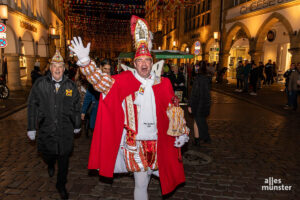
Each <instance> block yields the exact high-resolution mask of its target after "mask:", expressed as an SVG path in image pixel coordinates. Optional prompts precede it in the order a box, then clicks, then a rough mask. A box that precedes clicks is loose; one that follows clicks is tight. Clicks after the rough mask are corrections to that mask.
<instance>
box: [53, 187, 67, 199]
mask: <svg viewBox="0 0 300 200" xmlns="http://www.w3.org/2000/svg"><path fill="white" fill-rule="evenodd" d="M56 189H57V191H58V192H59V194H60V197H61V198H62V199H69V194H68V192H67V190H66V188H65V186H63V187H57V186H56Z"/></svg>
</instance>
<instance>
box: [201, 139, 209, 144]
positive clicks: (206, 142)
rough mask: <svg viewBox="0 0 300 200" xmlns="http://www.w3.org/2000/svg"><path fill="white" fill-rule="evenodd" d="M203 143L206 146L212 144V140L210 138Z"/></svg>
mask: <svg viewBox="0 0 300 200" xmlns="http://www.w3.org/2000/svg"><path fill="white" fill-rule="evenodd" d="M203 142H204V143H205V144H211V139H210V138H207V139H204V140H203Z"/></svg>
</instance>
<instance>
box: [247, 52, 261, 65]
mask: <svg viewBox="0 0 300 200" xmlns="http://www.w3.org/2000/svg"><path fill="white" fill-rule="evenodd" d="M248 53H249V55H250V57H251V61H252V60H254V62H255V64H256V65H258V63H259V62H260V61H263V59H262V55H263V54H264V52H263V51H254V50H252V51H249V52H248Z"/></svg>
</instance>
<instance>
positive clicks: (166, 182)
mask: <svg viewBox="0 0 300 200" xmlns="http://www.w3.org/2000/svg"><path fill="white" fill-rule="evenodd" d="M113 78H114V79H115V83H114V85H113V86H112V88H111V89H110V91H109V93H108V94H107V96H106V97H105V99H104V100H102V98H100V100H99V108H98V113H97V119H96V125H95V129H94V134H93V140H92V144H91V149H90V157H89V164H88V169H99V174H100V175H101V176H105V177H113V172H114V166H115V162H116V159H117V154H118V150H119V146H120V142H121V136H122V132H123V128H124V111H123V109H122V102H123V100H124V99H125V97H127V96H128V95H130V94H132V93H134V92H135V91H137V90H138V89H139V87H140V82H139V81H138V80H137V79H136V78H135V77H134V76H133V74H132V72H129V71H126V72H123V73H121V74H119V75H116V76H113ZM153 91H154V96H155V102H156V115H157V129H158V139H157V161H158V169H159V178H160V183H161V189H162V194H163V195H165V194H168V193H170V192H172V191H173V190H174V189H175V188H176V186H178V185H179V184H181V183H183V182H185V176H184V170H183V164H182V163H180V162H179V161H178V150H177V148H176V147H174V141H175V138H174V137H172V136H168V135H167V130H168V127H169V119H168V116H167V114H166V110H167V107H168V105H169V103H170V102H171V99H172V97H173V96H174V92H173V89H172V85H171V83H170V81H169V79H167V78H162V80H161V83H160V84H157V85H154V86H153Z"/></svg>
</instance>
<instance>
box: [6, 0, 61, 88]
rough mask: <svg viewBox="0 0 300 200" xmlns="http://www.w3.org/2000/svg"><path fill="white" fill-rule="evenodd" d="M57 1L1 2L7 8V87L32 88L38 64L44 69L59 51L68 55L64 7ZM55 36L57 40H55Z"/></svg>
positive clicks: (12, 0)
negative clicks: (27, 86) (22, 86)
mask: <svg viewBox="0 0 300 200" xmlns="http://www.w3.org/2000/svg"><path fill="white" fill-rule="evenodd" d="M59 2H60V1H56V0H2V2H1V1H0V3H2V4H6V5H8V20H7V21H6V26H7V31H6V32H7V44H8V45H7V47H6V48H5V49H4V56H5V57H6V58H7V68H8V87H9V89H10V90H19V89H21V80H23V81H22V83H26V84H27V85H30V84H31V76H30V74H31V71H32V70H33V68H34V64H35V62H37V61H39V62H40V66H41V69H43V68H44V67H46V64H47V61H48V58H49V57H50V56H51V55H53V54H54V51H55V49H56V48H57V49H59V50H60V51H61V52H62V54H63V55H64V54H65V37H64V23H63V19H64V18H63V16H64V15H63V7H62V5H60V4H59ZM53 35H55V37H54V36H53Z"/></svg>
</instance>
